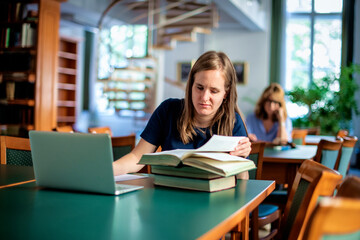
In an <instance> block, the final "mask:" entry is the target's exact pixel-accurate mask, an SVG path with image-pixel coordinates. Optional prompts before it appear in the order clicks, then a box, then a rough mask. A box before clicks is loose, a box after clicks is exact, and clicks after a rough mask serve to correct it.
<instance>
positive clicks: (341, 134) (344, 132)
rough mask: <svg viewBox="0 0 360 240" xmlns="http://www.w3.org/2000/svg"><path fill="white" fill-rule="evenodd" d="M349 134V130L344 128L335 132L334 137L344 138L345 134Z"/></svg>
mask: <svg viewBox="0 0 360 240" xmlns="http://www.w3.org/2000/svg"><path fill="white" fill-rule="evenodd" d="M348 135H349V131H348V130H346V129H340V130H339V131H338V132H337V133H336V138H344V137H346V136H348Z"/></svg>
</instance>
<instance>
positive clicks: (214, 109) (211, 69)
mask: <svg viewBox="0 0 360 240" xmlns="http://www.w3.org/2000/svg"><path fill="white" fill-rule="evenodd" d="M213 134H218V135H227V136H247V132H246V128H245V125H244V122H243V120H242V118H241V116H240V110H239V108H238V106H237V93H236V73H235V69H234V67H233V65H232V63H231V61H230V59H229V58H228V57H227V56H226V55H225V54H224V53H222V52H214V51H210V52H206V53H204V54H203V55H201V56H200V57H199V59H198V60H197V61H196V62H195V64H194V66H193V67H192V69H191V71H190V74H189V79H188V81H187V86H186V91H185V98H184V99H167V100H165V101H164V102H162V103H161V104H160V105H159V107H158V108H157V109H156V110H155V111H154V113H153V114H152V116H151V117H150V120H149V122H148V123H147V125H146V127H145V129H144V131H143V132H142V133H141V135H140V136H141V139H140V141H139V143H138V144H137V146H136V147H135V148H134V149H133V150H132V151H131V152H130V153H129V154H127V155H125V156H124V157H122V158H120V159H118V160H117V161H115V162H114V164H113V167H114V174H115V175H120V174H125V173H130V172H137V171H139V170H140V169H141V168H142V167H143V165H138V164H137V163H138V162H139V160H140V158H141V156H142V155H143V154H145V153H152V152H155V151H156V149H157V148H158V147H159V146H161V148H162V150H173V149H195V148H198V147H201V146H202V145H204V144H205V143H206V142H207V141H208V140H209V139H210V137H211V136H212V135H213ZM250 151H251V143H250V140H249V139H248V138H247V137H246V138H244V139H242V140H241V141H240V142H239V144H238V146H237V147H236V148H235V149H234V151H232V152H230V154H232V155H237V156H242V157H247V156H248V155H249V153H250ZM246 174H247V173H246ZM246 174H245V177H246Z"/></svg>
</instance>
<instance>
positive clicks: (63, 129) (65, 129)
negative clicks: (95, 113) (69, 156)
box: [55, 125, 74, 133]
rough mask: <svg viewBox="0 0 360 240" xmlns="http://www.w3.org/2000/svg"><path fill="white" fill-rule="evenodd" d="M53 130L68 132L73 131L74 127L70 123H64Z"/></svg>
mask: <svg viewBox="0 0 360 240" xmlns="http://www.w3.org/2000/svg"><path fill="white" fill-rule="evenodd" d="M55 131H57V132H70V133H73V132H74V129H73V127H72V126H70V125H65V126H57V127H56V128H55Z"/></svg>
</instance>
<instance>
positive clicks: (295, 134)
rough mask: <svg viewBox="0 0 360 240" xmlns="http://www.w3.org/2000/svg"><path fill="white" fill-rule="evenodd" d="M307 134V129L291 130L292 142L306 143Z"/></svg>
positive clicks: (297, 143)
mask: <svg viewBox="0 0 360 240" xmlns="http://www.w3.org/2000/svg"><path fill="white" fill-rule="evenodd" d="M307 134H308V130H307V129H293V130H292V132H291V138H292V142H293V143H295V144H296V145H305V138H306V135H307Z"/></svg>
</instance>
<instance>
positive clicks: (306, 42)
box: [285, 0, 343, 118]
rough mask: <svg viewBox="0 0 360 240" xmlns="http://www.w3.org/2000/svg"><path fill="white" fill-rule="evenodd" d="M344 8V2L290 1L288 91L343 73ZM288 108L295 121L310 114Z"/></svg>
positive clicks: (286, 81)
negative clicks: (341, 65)
mask: <svg viewBox="0 0 360 240" xmlns="http://www.w3.org/2000/svg"><path fill="white" fill-rule="evenodd" d="M342 7H343V6H342V0H286V32H285V34H286V36H285V43H286V44H285V46H286V50H285V52H286V54H285V55H286V60H285V71H286V72H285V90H286V91H289V90H292V89H293V88H294V87H296V86H300V87H305V88H307V86H308V85H309V83H310V82H311V81H315V82H318V81H321V80H322V79H323V78H324V77H325V76H327V75H329V74H339V73H340V64H341V62H340V61H341V34H342V32H341V29H342ZM287 105H288V108H287V109H288V111H289V112H288V114H289V116H290V117H291V118H297V117H300V116H304V115H306V114H307V113H308V109H307V108H306V107H299V106H297V105H296V104H293V103H288V104H287Z"/></svg>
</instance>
